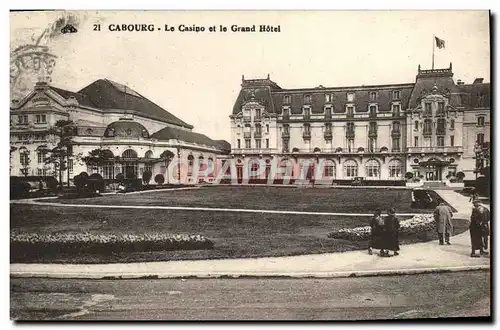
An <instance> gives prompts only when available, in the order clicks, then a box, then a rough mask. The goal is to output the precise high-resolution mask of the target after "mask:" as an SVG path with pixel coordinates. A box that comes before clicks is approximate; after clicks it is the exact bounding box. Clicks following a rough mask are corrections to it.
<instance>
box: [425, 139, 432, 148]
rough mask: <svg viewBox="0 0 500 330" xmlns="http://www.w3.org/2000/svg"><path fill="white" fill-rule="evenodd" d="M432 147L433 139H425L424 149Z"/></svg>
mask: <svg viewBox="0 0 500 330" xmlns="http://www.w3.org/2000/svg"><path fill="white" fill-rule="evenodd" d="M430 146H431V138H430V137H426V138H424V147H426V148H429V147H430Z"/></svg>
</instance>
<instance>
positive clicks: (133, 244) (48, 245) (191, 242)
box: [10, 232, 214, 255]
mask: <svg viewBox="0 0 500 330" xmlns="http://www.w3.org/2000/svg"><path fill="white" fill-rule="evenodd" d="M10 244H11V250H17V251H23V253H24V254H26V255H29V254H35V255H40V254H58V253H61V252H62V253H81V252H90V253H100V254H102V253H103V252H107V253H116V252H149V251H175V250H201V249H212V248H213V246H214V243H213V242H212V241H211V240H209V239H207V238H206V237H204V236H201V235H168V234H163V233H152V234H147V233H146V234H136V235H134V234H113V233H102V234H95V233H89V232H83V233H55V234H37V233H22V234H19V233H12V232H11V234H10Z"/></svg>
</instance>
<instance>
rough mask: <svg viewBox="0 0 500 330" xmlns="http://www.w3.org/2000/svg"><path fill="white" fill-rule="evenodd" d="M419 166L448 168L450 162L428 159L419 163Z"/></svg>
mask: <svg viewBox="0 0 500 330" xmlns="http://www.w3.org/2000/svg"><path fill="white" fill-rule="evenodd" d="M419 165H420V166H424V167H427V166H448V165H450V162H448V161H445V160H440V159H429V160H426V161H423V162H420V163H419Z"/></svg>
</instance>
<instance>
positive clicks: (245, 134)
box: [243, 132, 252, 138]
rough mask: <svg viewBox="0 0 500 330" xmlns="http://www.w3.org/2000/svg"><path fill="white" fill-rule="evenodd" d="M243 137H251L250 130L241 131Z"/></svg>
mask: <svg viewBox="0 0 500 330" xmlns="http://www.w3.org/2000/svg"><path fill="white" fill-rule="evenodd" d="M243 137H244V138H251V137H252V132H243Z"/></svg>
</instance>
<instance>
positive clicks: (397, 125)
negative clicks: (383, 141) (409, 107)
mask: <svg viewBox="0 0 500 330" xmlns="http://www.w3.org/2000/svg"><path fill="white" fill-rule="evenodd" d="M392 132H393V133H401V124H400V122H399V121H395V122H393V123H392Z"/></svg>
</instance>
